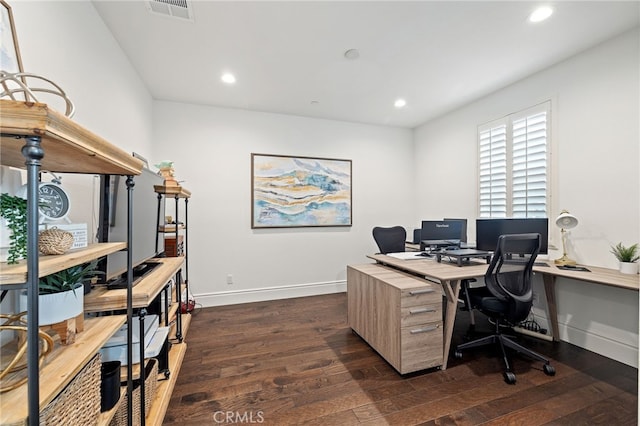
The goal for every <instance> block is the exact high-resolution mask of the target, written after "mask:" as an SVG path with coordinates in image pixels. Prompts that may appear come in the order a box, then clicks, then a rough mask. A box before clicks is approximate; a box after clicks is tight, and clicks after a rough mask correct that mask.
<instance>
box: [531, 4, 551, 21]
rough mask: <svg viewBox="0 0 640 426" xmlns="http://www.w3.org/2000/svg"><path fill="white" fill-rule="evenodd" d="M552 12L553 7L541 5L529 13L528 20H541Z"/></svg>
mask: <svg viewBox="0 0 640 426" xmlns="http://www.w3.org/2000/svg"><path fill="white" fill-rule="evenodd" d="M552 14H553V9H552V8H550V7H549V6H542V7H539V8H537V9H536V10H534V11H533V13H531V15H529V22H542V21H544V20H545V19H547V18H548V17H549V16H551V15H552Z"/></svg>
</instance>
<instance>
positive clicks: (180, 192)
mask: <svg viewBox="0 0 640 426" xmlns="http://www.w3.org/2000/svg"><path fill="white" fill-rule="evenodd" d="M153 189H154V190H155V192H156V193H158V194H164V195H173V196H174V197H175V196H178V198H189V197H191V191H189V190H188V189H187V188H184V187H182V186H164V185H153Z"/></svg>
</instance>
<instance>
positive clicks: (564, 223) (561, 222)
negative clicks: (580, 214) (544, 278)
mask: <svg viewBox="0 0 640 426" xmlns="http://www.w3.org/2000/svg"><path fill="white" fill-rule="evenodd" d="M556 225H557V226H558V227H559V228H560V229H561V232H562V257H561V258H560V259H556V260H555V264H556V265H575V264H576V261H575V260H571V259H569V257H567V247H566V244H565V239H566V232H567V231H566V230H567V229H573V228H575V227H576V226H578V219H577V218H576V217H575V216H574V215H572V214H570V213H569V212H568V211H567V210H562V211H561V212H560V216H558V217H557V218H556Z"/></svg>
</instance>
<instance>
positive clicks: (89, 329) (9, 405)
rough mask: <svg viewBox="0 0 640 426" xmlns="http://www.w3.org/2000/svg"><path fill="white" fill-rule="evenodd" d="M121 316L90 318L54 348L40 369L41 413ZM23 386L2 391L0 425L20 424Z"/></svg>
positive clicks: (25, 413) (24, 407) (24, 403)
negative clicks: (64, 343) (69, 341)
mask: <svg viewBox="0 0 640 426" xmlns="http://www.w3.org/2000/svg"><path fill="white" fill-rule="evenodd" d="M125 321H126V316H125V315H112V316H106V317H99V318H90V319H87V320H85V322H84V331H83V332H81V333H78V334H77V335H76V341H75V343H73V344H71V345H68V346H58V347H56V348H55V349H54V351H53V352H52V353H51V354H49V356H48V357H47V360H46V362H45V364H44V366H42V367H41V368H40V410H41V411H42V410H43V409H44V408H45V407H46V406H47V404H49V403H50V402H51V401H52V400H53V399H54V398H55V397H56V396H57V395H58V394H59V393H60V392H61V391H62V390H63V389H64V387H65V386H67V385H68V384H69V383H70V382H71V380H72V379H73V378H74V377H75V376H76V375H77V374H78V373H79V372H80V370H81V369H82V367H84V366H85V365H86V364H87V362H89V361H90V360H91V358H92V357H93V356H94V355H95V354H96V353H97V352H98V350H99V349H100V348H101V347H102V346H103V345H104V344H105V343H106V342H107V340H109V338H110V337H111V336H112V335H113V334H114V333H115V332H116V331H117V330H119V329H120V327H122V325H123V324H124V323H125ZM27 408H28V407H27V384H26V383H25V384H24V385H22V386H20V387H18V388H16V389H14V390H11V391H9V392H5V393H3V394H2V398H0V424H23V423H25V421H26V418H27V416H28V409H27Z"/></svg>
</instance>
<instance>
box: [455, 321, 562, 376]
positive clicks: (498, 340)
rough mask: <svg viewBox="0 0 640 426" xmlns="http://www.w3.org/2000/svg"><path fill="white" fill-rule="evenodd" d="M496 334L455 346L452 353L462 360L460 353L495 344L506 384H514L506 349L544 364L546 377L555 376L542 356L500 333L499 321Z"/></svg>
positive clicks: (554, 372)
mask: <svg viewBox="0 0 640 426" xmlns="http://www.w3.org/2000/svg"><path fill="white" fill-rule="evenodd" d="M495 326H496V332H495V334H492V335H490V336H486V337H482V338H480V339H477V340H473V341H471V342H467V343H463V344H460V345H458V346H456V350H455V352H454V356H455V357H456V358H458V359H462V351H463V350H465V349H469V348H476V347H479V346H487V345H495V344H497V345H498V346H499V347H500V351H501V353H502V361H503V363H504V367H505V370H504V372H503V376H504V380H505V382H507V383H508V384H515V382H516V376H515V374H514V373H513V370H512V368H511V363H510V362H509V357H508V356H507V350H506V348H509V349H512V350H514V351H516V352H519V353H521V354H524V355H527V356H528V357H530V358H533V359H535V360H538V361H542V362H544V365H543V371H544V373H545V374H546V375H548V376H553V375H555V374H556V370H555V368H553V366H552V365H551V364H550V363H549V360H548V359H547V358H545V357H544V356H542V355H540V354H539V353H537V352H534V351H532V350H531V349H528V348H525V347H524V346H522V345H521V344H519V343H516V342H514V341H513V340H511V338H510V336H507V335H505V334H502V333H500V330H499V329H500V321H496V324H495Z"/></svg>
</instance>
